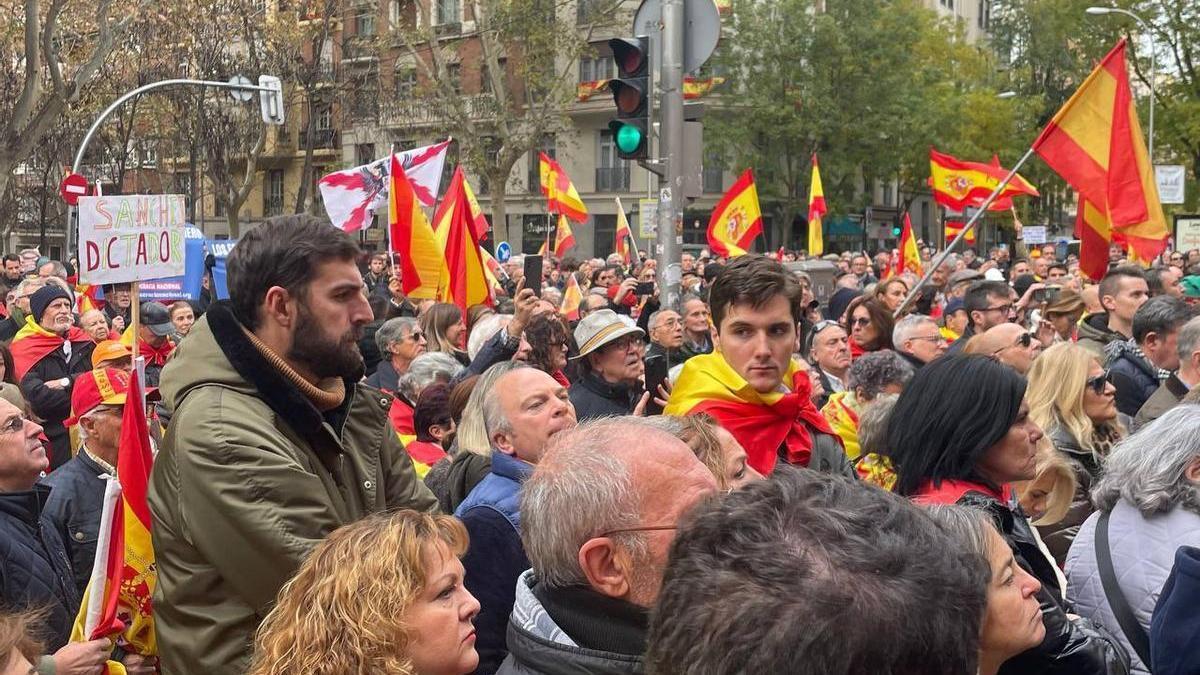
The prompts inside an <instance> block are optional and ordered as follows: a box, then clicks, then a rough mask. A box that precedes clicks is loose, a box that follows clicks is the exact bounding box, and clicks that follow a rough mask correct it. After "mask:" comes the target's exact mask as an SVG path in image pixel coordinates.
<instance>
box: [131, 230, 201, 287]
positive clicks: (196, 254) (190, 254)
mask: <svg viewBox="0 0 1200 675" xmlns="http://www.w3.org/2000/svg"><path fill="white" fill-rule="evenodd" d="M204 243H205V242H204V233H203V232H201V231H200V230H199V229H198V228H195V227H192V226H190V225H189V226H187V227H186V228H185V230H184V244H183V248H184V256H183V260H184V264H183V275H182V276H178V277H167V278H165V279H155V280H152V281H143V282H142V286H141V292H142V300H199V299H200V278H201V277H202V276H204Z"/></svg>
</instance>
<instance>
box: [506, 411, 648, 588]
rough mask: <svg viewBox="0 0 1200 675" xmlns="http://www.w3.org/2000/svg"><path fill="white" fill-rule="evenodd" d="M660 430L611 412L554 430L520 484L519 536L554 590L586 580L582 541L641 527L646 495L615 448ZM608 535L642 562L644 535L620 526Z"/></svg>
mask: <svg viewBox="0 0 1200 675" xmlns="http://www.w3.org/2000/svg"><path fill="white" fill-rule="evenodd" d="M656 431H657V432H660V433H665V432H662V429H661V427H660V425H659V423H656V422H648V421H647V420H646V419H644V418H639V417H608V418H600V419H595V420H591V421H588V422H584V423H583V424H580V425H579V426H577V427H575V428H574V429H572V430H570V431H564V432H562V433H560V434H556V435H555V436H554V439H553V440H552V442H551V448H550V450H548V451H547V453H546V454H545V455H543V457H542V461H541V462H539V463H538V466H537V469H535V470H534V472H533V475H532V476H530V477H529V479H528V480H526V481H525V485H524V486H523V487H522V489H521V520H522V523H521V541H522V543H524V545H525V553H526V555H528V556H529V562H530V563H531V564H532V565H533V570H534V574H536V575H537V578H538V580H539V581H540V582H542V583H544V584H546V585H547V586H550V587H552V588H563V587H566V586H573V585H586V584H587V578H586V577H585V576H584V573H583V570H582V569H580V567H579V549H580V547H582V546H583V544H584V543H586V542H587V541H588V540H589V539H592V538H594V537H598V536H600V535H601V534H603V533H605V532H611V531H612V530H619V529H623V528H628V527H636V526H637V525H638V523H639V521H640V519H641V514H640V510H641V497H640V496H639V495H638V492H637V490H636V489H635V488H634V485H633V476H632V474H631V472H630V470H629V466H628V465H627V464H626V463H625V462H624V461H622V460H621V459H618V457H617V456H616V454H614V453H613V452H612V451H611V450H612V449H613V448H615V447H617V446H619V445H622V444H624V445H627V444H630V443H643V444H644V443H646V442H647V441H648V440H651V441H652V440H653V439H652V436H653V434H654V432H656ZM648 435H649V436H651V438H647V436H648ZM611 539H612V540H613V541H614V542H616V543H617V544H618V545H619V546H621V547H623V548H624V549H625V550H627V551H629V553H630V557H632V558H633V560H634V561H641V560H645V558H646V556H647V554H648V548H647V544H646V538H645V535H644V534H643V533H640V532H621V533H618V534H614V535H612V537H611Z"/></svg>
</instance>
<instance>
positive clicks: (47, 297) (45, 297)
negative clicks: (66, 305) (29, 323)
mask: <svg viewBox="0 0 1200 675" xmlns="http://www.w3.org/2000/svg"><path fill="white" fill-rule="evenodd" d="M59 298H65V299H66V301H67V302H70V301H71V294H70V293H68V292H66V290H64V289H63V288H62V287H61V286H59V285H58V284H53V283H50V284H46V285H45V286H42V287H41V288H39V289H37V291H35V292H34V294H33V295H31V296H29V311H30V312H31V313H32V315H33V320H34V321H36V322H39V323H40V322H41V320H42V315H43V314H45V313H46V308H47V307H49V306H50V303H52V302H54V301H55V300H57V299H59Z"/></svg>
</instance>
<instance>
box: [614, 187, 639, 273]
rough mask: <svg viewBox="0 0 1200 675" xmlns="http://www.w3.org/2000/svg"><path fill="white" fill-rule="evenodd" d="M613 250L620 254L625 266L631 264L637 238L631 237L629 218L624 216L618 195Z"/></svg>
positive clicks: (635, 250)
mask: <svg viewBox="0 0 1200 675" xmlns="http://www.w3.org/2000/svg"><path fill="white" fill-rule="evenodd" d="M631 248H632V250H631ZM613 251H615V252H616V253H618V254H620V256H621V261H622V262H623V263H625V265H626V266H629V265H632V264H633V257H634V254H635V253H636V252H637V240H635V239H634V238H633V230H632V229H630V227H629V220H628V219H627V218H626V217H625V209H624V208H623V207H622V206H621V198H620V197H617V232H616V241H615V242H614V246H613Z"/></svg>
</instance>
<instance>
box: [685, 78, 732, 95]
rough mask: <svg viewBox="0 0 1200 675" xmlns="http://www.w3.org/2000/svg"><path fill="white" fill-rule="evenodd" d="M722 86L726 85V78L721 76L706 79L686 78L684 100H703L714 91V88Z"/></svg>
mask: <svg viewBox="0 0 1200 675" xmlns="http://www.w3.org/2000/svg"><path fill="white" fill-rule="evenodd" d="M722 84H725V78H723V77H720V76H716V77H706V78H696V77H685V78H683V98H684V99H686V100H688V101H693V100H695V99H698V98H702V97H704V96H707V95H708V93H709V92H710V91H712V90H713V87H717V86H720V85H722Z"/></svg>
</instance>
